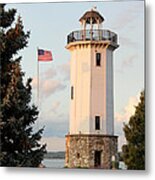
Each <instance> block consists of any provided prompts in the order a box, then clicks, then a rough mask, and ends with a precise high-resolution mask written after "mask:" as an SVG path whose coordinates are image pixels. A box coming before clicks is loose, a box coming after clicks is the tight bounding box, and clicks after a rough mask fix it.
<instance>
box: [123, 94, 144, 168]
mask: <svg viewBox="0 0 155 180" xmlns="http://www.w3.org/2000/svg"><path fill="white" fill-rule="evenodd" d="M135 108H136V109H135V114H134V115H133V116H131V117H130V120H129V123H128V124H125V125H124V129H123V130H124V133H125V137H126V140H127V144H126V145H123V147H122V151H123V159H124V162H125V164H126V165H127V168H128V169H133V170H144V169H145V95H144V91H143V92H141V96H140V102H139V103H138V105H137V106H136V107H135Z"/></svg>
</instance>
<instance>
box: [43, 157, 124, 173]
mask: <svg viewBox="0 0 155 180" xmlns="http://www.w3.org/2000/svg"><path fill="white" fill-rule="evenodd" d="M42 163H43V165H45V167H46V168H64V166H65V159H44V160H43V162H42ZM119 169H122V170H125V169H127V168H126V166H125V164H124V162H122V161H120V162H119Z"/></svg>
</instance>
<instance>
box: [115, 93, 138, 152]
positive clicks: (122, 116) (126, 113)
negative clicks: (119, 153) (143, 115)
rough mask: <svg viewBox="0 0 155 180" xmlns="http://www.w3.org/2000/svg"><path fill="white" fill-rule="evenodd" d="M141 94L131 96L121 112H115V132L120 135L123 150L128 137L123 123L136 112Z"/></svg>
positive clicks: (119, 141)
mask: <svg viewBox="0 0 155 180" xmlns="http://www.w3.org/2000/svg"><path fill="white" fill-rule="evenodd" d="M138 101H139V94H138V95H137V96H131V97H129V100H128V103H127V105H126V106H125V107H124V109H123V110H122V111H121V112H116V113H115V133H116V134H117V135H118V149H119V150H121V147H122V145H123V144H125V143H126V139H125V136H124V132H123V127H124V125H123V123H124V122H125V123H127V122H128V121H129V119H130V117H131V116H132V115H134V113H135V106H136V105H137V104H138Z"/></svg>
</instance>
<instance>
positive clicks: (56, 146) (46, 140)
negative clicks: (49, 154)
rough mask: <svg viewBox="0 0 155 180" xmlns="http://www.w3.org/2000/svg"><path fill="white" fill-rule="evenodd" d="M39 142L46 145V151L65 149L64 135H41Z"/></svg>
mask: <svg viewBox="0 0 155 180" xmlns="http://www.w3.org/2000/svg"><path fill="white" fill-rule="evenodd" d="M41 144H46V145H47V146H46V147H47V151H65V138H64V137H42V139H41Z"/></svg>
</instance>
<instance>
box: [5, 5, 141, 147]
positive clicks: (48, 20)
mask: <svg viewBox="0 0 155 180" xmlns="http://www.w3.org/2000/svg"><path fill="white" fill-rule="evenodd" d="M93 6H97V10H98V11H99V12H100V13H101V14H102V15H103V17H104V18H105V22H104V23H103V28H104V29H110V30H111V31H114V32H116V33H117V34H118V41H119V44H120V47H119V48H118V49H117V50H116V51H115V52H114V106H115V134H117V135H119V136H120V140H119V146H121V144H122V143H123V142H124V137H123V132H122V127H123V126H122V124H123V122H128V118H129V117H130V115H131V114H133V112H134V109H133V105H135V104H137V101H138V95H139V93H140V91H141V90H143V89H144V8H143V6H144V2H143V1H117V2H74V3H41V4H39V3H31V4H9V5H7V8H16V9H17V14H20V15H21V17H22V20H23V23H24V28H25V30H26V31H27V30H30V31H31V36H30V39H29V44H28V47H27V48H26V49H24V50H22V51H20V52H19V54H20V55H22V57H23V59H22V68H23V71H24V72H25V73H26V76H25V77H26V78H27V77H32V78H33V79H34V80H33V99H32V103H35V104H37V84H36V83H37V82H36V80H37V47H40V48H44V49H47V50H52V53H53V59H54V60H53V62H45V63H40V64H39V67H40V68H39V69H40V76H39V77H40V100H39V110H40V115H39V120H38V123H37V127H38V126H39V127H42V126H44V125H45V131H44V140H45V141H47V143H48V149H50V150H53V149H54V147H53V146H52V145H51V144H52V143H50V142H54V141H56V142H59V143H60V144H61V143H62V146H60V145H59V147H58V149H63V148H64V142H65V141H64V135H65V134H66V133H67V132H68V123H69V96H70V88H69V87H70V85H69V60H70V54H69V52H68V51H67V50H66V49H65V46H66V43H67V34H69V33H70V32H71V31H74V30H78V29H80V28H81V27H80V23H79V21H78V20H79V18H80V17H81V16H82V15H83V14H84V13H85V12H86V11H87V10H90V9H91V8H92V7H93ZM57 144H58V143H55V146H57Z"/></svg>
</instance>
